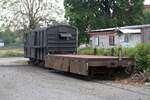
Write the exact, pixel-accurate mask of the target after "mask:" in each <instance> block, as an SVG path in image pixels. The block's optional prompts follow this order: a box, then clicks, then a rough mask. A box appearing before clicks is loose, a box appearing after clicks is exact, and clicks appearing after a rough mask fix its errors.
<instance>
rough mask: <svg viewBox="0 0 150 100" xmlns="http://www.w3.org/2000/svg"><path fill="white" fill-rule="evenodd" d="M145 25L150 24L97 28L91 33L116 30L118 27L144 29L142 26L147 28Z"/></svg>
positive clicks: (149, 25) (148, 25)
mask: <svg viewBox="0 0 150 100" xmlns="http://www.w3.org/2000/svg"><path fill="white" fill-rule="evenodd" d="M145 27H150V24H145V25H133V26H124V27H115V28H106V29H96V30H90V31H89V33H92V32H106V31H116V30H118V29H142V28H145ZM132 31H133V30H132ZM135 31H137V30H135Z"/></svg>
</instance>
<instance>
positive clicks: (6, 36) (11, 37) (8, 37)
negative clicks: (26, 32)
mask: <svg viewBox="0 0 150 100" xmlns="http://www.w3.org/2000/svg"><path fill="white" fill-rule="evenodd" d="M0 38H1V39H3V40H4V43H5V45H9V44H12V43H15V38H16V36H15V34H14V33H13V32H11V31H10V30H6V31H4V32H0Z"/></svg>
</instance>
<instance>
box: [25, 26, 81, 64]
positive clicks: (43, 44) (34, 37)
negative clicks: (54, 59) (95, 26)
mask: <svg viewBox="0 0 150 100" xmlns="http://www.w3.org/2000/svg"><path fill="white" fill-rule="evenodd" d="M77 37H78V35H77V30H76V28H75V27H72V26H69V25H53V26H49V27H47V28H40V29H35V30H32V31H30V32H29V33H27V34H25V36H24V40H25V41H24V42H25V43H24V52H25V57H26V58H30V60H32V61H34V62H39V61H43V60H44V57H45V56H46V55H47V54H74V53H76V52H77V44H78V43H77Z"/></svg>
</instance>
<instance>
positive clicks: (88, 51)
mask: <svg viewBox="0 0 150 100" xmlns="http://www.w3.org/2000/svg"><path fill="white" fill-rule="evenodd" d="M78 54H80V55H94V49H93V48H83V49H79V50H78ZM96 55H101V56H110V55H111V50H110V49H100V48H97V49H96Z"/></svg>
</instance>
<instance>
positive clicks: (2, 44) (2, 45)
mask: <svg viewBox="0 0 150 100" xmlns="http://www.w3.org/2000/svg"><path fill="white" fill-rule="evenodd" d="M0 47H4V41H3V40H2V39H0Z"/></svg>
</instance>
